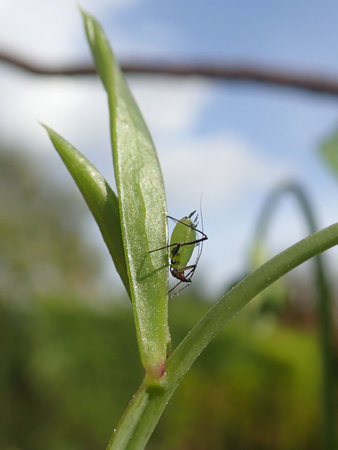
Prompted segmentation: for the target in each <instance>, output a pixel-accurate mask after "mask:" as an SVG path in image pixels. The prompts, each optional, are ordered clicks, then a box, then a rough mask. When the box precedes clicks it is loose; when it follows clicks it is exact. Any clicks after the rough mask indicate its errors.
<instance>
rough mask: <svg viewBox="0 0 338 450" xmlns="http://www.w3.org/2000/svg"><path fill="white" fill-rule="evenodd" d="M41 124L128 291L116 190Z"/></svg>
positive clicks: (79, 154) (87, 162) (69, 146)
mask: <svg viewBox="0 0 338 450" xmlns="http://www.w3.org/2000/svg"><path fill="white" fill-rule="evenodd" d="M42 126H43V127H44V128H45V129H46V131H47V133H48V135H49V137H50V140H51V141H52V143H53V145H54V147H55V149H56V150H57V152H58V153H59V155H60V156H61V158H62V160H63V162H64V163H65V165H66V167H67V169H68V170H69V172H70V174H71V175H72V177H73V179H74V181H75V183H76V184H77V186H78V188H79V189H80V191H81V193H82V196H83V198H84V199H85V201H86V203H87V205H88V207H89V209H90V211H91V212H92V214H93V216H94V218H95V220H96V222H97V224H98V226H99V228H100V231H101V234H102V237H103V239H104V241H105V243H106V245H107V247H108V250H109V252H110V254H111V256H112V258H113V261H114V264H115V267H116V270H117V272H118V273H119V275H120V277H121V279H122V282H123V284H124V286H125V288H126V289H127V292H128V293H129V280H128V275H127V266H126V261H125V257H124V250H123V244H122V235H121V225H120V214H119V209H118V201H117V197H116V195H115V193H114V192H113V191H112V189H111V188H110V186H109V184H108V183H107V181H106V180H105V179H104V178H103V177H102V175H101V174H100V173H99V172H98V171H97V169H96V168H95V167H94V166H93V165H92V164H91V163H90V162H89V161H88V159H86V158H85V157H84V156H83V155H82V154H81V153H80V152H79V151H78V150H76V148H75V147H73V146H72V145H71V144H70V143H69V142H67V141H66V140H65V139H63V138H62V137H61V136H60V135H59V134H57V133H55V131H53V130H52V129H50V128H48V127H47V126H46V125H43V124H42Z"/></svg>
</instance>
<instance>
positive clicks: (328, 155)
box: [320, 130, 338, 175]
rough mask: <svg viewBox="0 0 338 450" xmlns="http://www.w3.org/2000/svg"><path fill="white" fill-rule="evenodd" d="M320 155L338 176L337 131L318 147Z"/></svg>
mask: <svg viewBox="0 0 338 450" xmlns="http://www.w3.org/2000/svg"><path fill="white" fill-rule="evenodd" d="M320 153H321V155H322V156H323V158H324V160H325V162H326V163H327V164H328V165H329V166H330V167H331V169H333V171H334V172H335V174H336V175H338V130H337V131H335V132H334V133H333V134H332V135H331V136H329V137H328V138H327V139H326V140H325V141H324V142H323V143H322V144H321V145H320Z"/></svg>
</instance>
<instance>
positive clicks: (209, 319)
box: [107, 223, 338, 450]
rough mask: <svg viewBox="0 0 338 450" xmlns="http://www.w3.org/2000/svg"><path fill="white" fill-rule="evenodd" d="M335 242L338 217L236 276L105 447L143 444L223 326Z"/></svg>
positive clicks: (140, 394)
mask: <svg viewBox="0 0 338 450" xmlns="http://www.w3.org/2000/svg"><path fill="white" fill-rule="evenodd" d="M337 244H338V223H336V224H334V225H331V226H330V227H328V228H325V229H323V230H321V231H319V232H317V233H314V234H312V235H311V236H309V237H307V238H305V239H303V240H302V241H299V242H298V243H296V244H295V245H293V246H291V247H289V248H288V249H286V250H284V251H283V252H281V253H280V254H278V255H276V256H275V257H273V258H272V259H270V260H269V261H268V262H266V263H265V264H263V265H262V266H261V267H259V268H258V269H257V270H255V271H254V272H253V273H252V274H250V275H248V276H247V277H246V278H244V279H243V280H242V281H240V282H239V283H238V284H237V285H236V286H235V287H233V288H232V289H231V290H230V291H228V292H227V293H226V294H225V295H224V296H223V297H222V298H221V300H219V302H218V303H216V304H215V305H214V306H213V307H212V308H211V309H210V310H209V311H208V313H207V314H206V315H205V316H204V317H203V318H202V319H201V320H200V322H199V323H198V324H197V325H195V327H194V328H193V329H192V330H191V332H190V333H188V335H187V336H186V337H185V338H184V339H183V340H182V341H181V343H180V344H179V345H178V347H177V348H176V349H175V351H174V352H173V353H172V354H171V356H170V357H169V358H168V360H167V366H166V374H165V376H164V377H163V385H162V386H161V387H157V388H148V389H147V387H146V385H145V384H142V385H141V387H140V388H139V390H138V392H137V393H136V394H135V396H134V397H133V399H132V401H131V402H130V404H129V406H128V408H127V410H126V411H125V414H124V415H123V417H122V419H121V422H120V423H119V425H118V428H117V430H116V431H115V432H114V435H113V436H112V439H111V441H110V442H109V444H108V447H107V450H113V449H115V450H117V449H118V450H124V449H128V450H131V449H135V450H136V449H137V450H139V449H142V448H144V446H145V445H146V443H147V442H148V439H149V438H150V436H151V433H152V431H153V429H154V428H155V426H156V424H157V422H158V420H159V418H160V416H161V414H162V412H163V410H164V408H165V406H166V404H167V403H168V401H169V399H170V397H171V396H172V395H173V393H174V391H175V390H176V388H177V386H178V384H179V382H180V381H181V379H182V378H183V376H184V375H185V374H186V373H187V371H188V370H189V369H190V367H191V365H192V364H193V363H194V361H195V360H196V359H197V358H198V356H199V355H200V353H201V352H202V351H203V350H204V348H205V347H206V346H207V345H208V344H209V342H210V341H211V340H212V339H213V338H214V337H215V336H216V335H217V334H218V333H219V331H220V330H221V329H222V328H223V326H224V325H225V324H226V323H227V322H228V321H229V320H230V319H231V318H232V317H233V316H235V315H236V314H237V313H238V312H239V311H240V309H241V308H243V307H244V306H245V305H246V304H247V303H248V302H249V301H250V300H251V299H252V298H253V297H255V296H256V295H257V294H259V293H260V292H261V291H263V290H264V289H265V288H266V287H268V286H269V285H270V284H272V283H273V282H274V281H276V280H277V279H278V278H280V277H281V276H283V275H285V274H286V273H287V272H290V271H291V270H292V269H294V268H295V267H296V266H298V265H300V264H302V263H303V262H305V261H307V260H308V259H310V258H312V257H313V256H315V255H317V254H319V253H321V252H323V251H325V250H327V249H329V248H331V247H333V246H334V245H337Z"/></svg>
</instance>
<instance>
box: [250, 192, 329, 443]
mask: <svg viewBox="0 0 338 450" xmlns="http://www.w3.org/2000/svg"><path fill="white" fill-rule="evenodd" d="M287 194H291V195H293V196H294V197H295V199H296V200H297V201H298V204H299V206H300V208H301V210H302V211H303V214H304V218H305V221H306V224H307V226H308V229H309V232H310V233H314V232H315V231H316V230H317V225H316V220H315V216H314V213H313V210H312V207H311V205H310V202H309V200H308V198H307V196H306V194H305V192H304V190H303V189H302V188H301V187H300V186H299V185H298V184H296V183H287V184H285V185H282V186H280V187H278V188H276V189H274V190H273V191H272V192H271V193H270V195H269V196H268V198H267V200H266V202H265V205H264V206H263V209H262V211H261V214H260V217H259V220H258V223H257V227H256V238H255V239H254V242H262V241H263V240H265V236H266V233H267V230H268V228H269V226H270V223H271V220H272V217H273V216H274V212H275V210H276V208H277V206H278V203H279V201H280V200H281V198H282V197H284V196H285V195H287ZM314 269H315V278H316V288H317V291H318V316H319V322H320V329H319V339H320V350H321V354H322V367H323V369H322V377H323V380H322V385H323V389H322V400H323V428H324V429H323V435H324V439H323V449H327V450H334V449H335V448H336V447H335V411H334V380H333V378H334V375H333V349H332V323H331V316H330V311H331V294H330V288H329V282H328V280H327V276H326V271H325V269H324V261H323V257H322V255H321V254H318V255H316V256H315V258H314Z"/></svg>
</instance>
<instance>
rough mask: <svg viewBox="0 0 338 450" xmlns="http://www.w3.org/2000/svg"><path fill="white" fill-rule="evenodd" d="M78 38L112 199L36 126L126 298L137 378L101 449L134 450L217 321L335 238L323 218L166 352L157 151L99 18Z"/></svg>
mask: <svg viewBox="0 0 338 450" xmlns="http://www.w3.org/2000/svg"><path fill="white" fill-rule="evenodd" d="M83 19H84V24H85V29H86V34H87V39H88V42H89V45H90V48H91V51H92V54H93V57H94V61H95V64H96V68H97V71H98V74H99V76H100V78H101V80H102V83H103V85H104V88H105V90H106V92H107V95H108V104H109V112H110V131H111V141H112V148H113V159H114V169H115V178H116V185H117V191H118V196H116V195H115V193H114V192H113V191H112V189H111V188H110V187H109V185H108V183H107V182H106V181H105V180H104V178H103V177H102V176H101V175H100V173H99V172H98V171H97V170H96V169H95V167H93V166H92V164H91V163H90V162H89V161H88V160H87V159H86V158H85V157H84V156H83V155H82V154H81V153H79V152H78V151H77V150H76V149H75V148H74V147H73V146H72V145H71V144H69V143H68V142H67V141H65V140H64V139H63V138H62V137H61V136H59V135H58V134H57V133H55V132H54V131H52V130H51V129H49V128H48V127H45V128H46V130H47V132H48V134H49V137H50V139H51V141H52V142H53V144H54V146H55V148H56V150H57V151H58V152H59V154H60V156H61V158H62V159H63V161H64V163H65V165H66V166H67V168H68V170H69V171H70V173H71V175H72V177H73V178H74V180H75V182H76V183H77V185H78V187H79V189H80V191H81V193H82V195H83V197H84V198H85V200H86V202H87V204H88V206H89V208H90V210H91V212H92V214H93V216H94V217H95V219H96V222H97V223H98V226H99V228H100V230H101V233H102V236H103V238H104V241H105V243H106V245H107V247H108V249H109V251H110V253H111V256H112V258H113V261H114V263H115V266H116V269H117V271H118V273H119V274H120V276H121V279H122V281H123V283H124V285H125V287H126V290H127V292H128V293H129V296H130V298H131V302H132V305H133V313H134V321H135V327H136V333H137V339H138V346H139V353H140V357H141V361H142V363H143V366H144V368H145V373H146V375H145V378H144V380H143V382H142V383H141V386H140V388H139V389H138V391H137V392H136V394H135V395H134V396H133V399H132V401H131V402H130V404H129V405H128V407H127V409H126V411H125V413H124V415H123V416H122V418H121V420H120V423H119V425H118V426H117V428H116V430H115V431H114V433H113V436H112V438H111V441H110V442H109V444H108V449H140V448H143V447H144V446H145V445H146V443H147V441H148V439H149V437H150V436H151V433H152V431H153V429H154V428H155V426H156V424H157V422H158V420H159V417H160V415H161V413H162V412H163V410H164V408H165V406H166V404H167V403H168V401H169V399H170V397H171V396H172V395H173V393H174V391H175V389H176V388H177V386H178V384H179V383H180V381H181V379H182V378H183V377H184V375H185V374H186V372H187V371H188V370H189V369H190V367H191V365H192V364H193V363H194V361H195V360H196V359H197V357H198V356H199V355H200V353H201V352H202V351H203V350H204V348H205V347H206V346H207V345H208V343H209V342H210V341H211V340H212V339H213V338H214V337H215V336H216V335H217V333H218V332H219V331H220V330H221V329H222V327H223V326H224V325H225V323H226V322H227V321H228V320H230V319H231V318H232V317H233V316H234V315H236V314H237V313H238V312H239V311H240V309H241V308H243V307H244V306H245V305H246V304H247V303H248V302H249V301H250V300H251V299H252V298H253V297H255V296H256V295H257V294H258V293H260V292H261V291H262V290H264V289H265V288H266V287H268V286H269V285H271V284H272V283H273V282H274V281H275V280H277V279H278V278H280V277H281V276H282V275H284V274H285V273H287V272H289V271H290V270H292V269H293V268H294V267H296V266H298V265H299V264H301V263H303V262H304V261H306V260H308V259H309V258H312V257H313V256H315V255H317V254H319V253H320V252H323V251H324V250H326V249H328V248H330V247H332V246H334V245H337V244H338V224H334V225H331V226H330V227H328V228H325V229H323V230H321V231H319V232H317V233H314V234H312V235H311V236H309V237H307V238H306V239H304V240H302V241H300V242H298V243H297V244H295V245H293V246H292V247H290V248H288V249H286V250H285V251H283V252H282V253H280V254H279V255H277V256H275V257H274V258H272V259H271V260H269V261H268V262H267V263H265V264H264V265H263V266H261V267H260V268H258V269H257V270H256V271H254V272H253V273H252V274H250V275H249V276H247V277H246V278H244V279H243V280H242V281H240V282H239V283H238V284H237V285H236V286H235V287H234V288H233V289H231V290H230V291H229V292H227V293H226V294H225V295H224V296H223V297H222V298H221V299H220V301H219V302H218V303H216V304H215V305H214V306H213V307H212V308H211V309H210V311H209V312H208V313H207V314H206V315H205V316H204V317H203V318H202V319H201V320H200V322H199V323H198V324H197V325H195V327H194V328H193V329H192V330H191V332H190V333H189V334H188V335H187V336H186V337H185V338H184V339H183V340H182V341H181V343H180V344H179V345H178V346H177V348H175V349H174V351H173V352H172V353H171V354H170V335H169V327H168V253H167V252H165V251H163V252H153V253H150V254H149V251H150V250H152V249H156V248H159V247H162V246H163V243H164V242H166V235H167V223H166V213H167V211H166V201H165V193H164V186H163V180H162V175H161V170H160V166H159V162H158V159H157V155H156V152H155V149H154V146H153V143H152V140H151V137H150V134H149V132H148V129H147V127H146V125H145V123H144V121H143V118H142V116H141V114H140V112H139V109H138V107H137V105H136V103H135V101H134V99H133V97H132V95H131V93H130V91H129V89H128V86H127V84H126V82H125V81H124V78H123V76H122V74H121V72H120V69H119V66H118V64H117V62H116V61H115V59H114V56H113V54H112V51H111V49H110V46H109V43H108V41H107V39H106V36H105V35H104V33H103V31H102V29H101V27H100V25H99V24H98V23H97V22H96V20H95V19H93V18H92V17H91V16H89V15H88V14H86V13H84V12H83Z"/></svg>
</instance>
